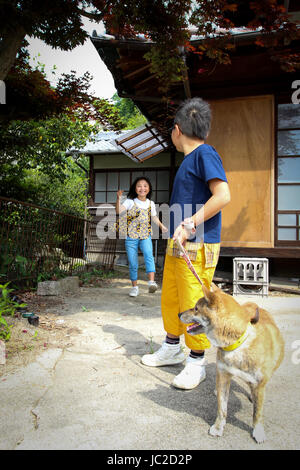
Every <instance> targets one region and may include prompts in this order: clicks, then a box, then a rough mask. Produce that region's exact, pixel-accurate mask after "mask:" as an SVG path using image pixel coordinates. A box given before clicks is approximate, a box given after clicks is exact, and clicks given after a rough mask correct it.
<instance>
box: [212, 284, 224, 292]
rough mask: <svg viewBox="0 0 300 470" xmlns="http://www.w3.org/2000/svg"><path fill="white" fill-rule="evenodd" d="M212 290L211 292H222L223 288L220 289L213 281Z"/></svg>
mask: <svg viewBox="0 0 300 470" xmlns="http://www.w3.org/2000/svg"><path fill="white" fill-rule="evenodd" d="M210 290H211V292H222V289H220V287H218V286H217V285H216V284H214V283H213V282H212V283H211V286H210Z"/></svg>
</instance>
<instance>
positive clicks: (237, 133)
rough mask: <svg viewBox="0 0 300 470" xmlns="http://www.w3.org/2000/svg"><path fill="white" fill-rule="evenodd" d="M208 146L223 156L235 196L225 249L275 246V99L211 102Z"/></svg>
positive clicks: (225, 223) (228, 212)
mask: <svg viewBox="0 0 300 470" xmlns="http://www.w3.org/2000/svg"><path fill="white" fill-rule="evenodd" d="M211 107H212V112H213V124H212V130H211V133H210V137H209V139H208V141H207V142H208V143H209V144H211V145H213V146H214V147H215V148H216V150H217V151H218V152H219V154H220V155H221V157H222V160H223V164H224V168H225V171H226V174H227V178H228V182H229V185H230V191H231V202H230V204H229V205H228V206H227V207H226V208H225V209H224V210H223V229H222V246H232V247H234V246H236V247H238V246H244V247H273V246H274V240H273V233H274V185H273V181H274V148H273V147H274V119H273V98H272V96H260V97H250V98H240V99H230V100H224V101H214V102H211Z"/></svg>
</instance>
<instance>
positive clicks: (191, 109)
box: [174, 98, 211, 140]
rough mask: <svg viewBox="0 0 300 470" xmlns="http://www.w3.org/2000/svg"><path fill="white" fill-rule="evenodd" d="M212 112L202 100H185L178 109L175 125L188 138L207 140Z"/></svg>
mask: <svg viewBox="0 0 300 470" xmlns="http://www.w3.org/2000/svg"><path fill="white" fill-rule="evenodd" d="M210 123H211V110H210V106H209V104H208V103H207V102H206V101H204V100H203V99H202V98H191V99H188V100H185V101H184V102H183V103H182V104H181V105H180V106H179V108H178V109H177V111H176V115H175V119H174V124H177V125H178V126H179V128H180V130H181V132H182V133H183V134H184V135H186V136H188V137H197V138H198V139H201V140H205V139H206V138H207V136H208V134H209V131H210Z"/></svg>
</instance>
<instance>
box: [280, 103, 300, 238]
mask: <svg viewBox="0 0 300 470" xmlns="http://www.w3.org/2000/svg"><path fill="white" fill-rule="evenodd" d="M280 104H292V103H291V102H289V101H285V100H284V101H282V100H279V99H277V100H276V101H275V108H276V109H275V162H276V164H275V188H274V189H275V195H274V196H275V198H274V199H275V224H274V230H275V233H274V241H275V246H278V247H280V246H286V247H300V209H299V210H279V209H278V187H279V186H295V185H296V186H300V182H299V183H280V182H279V181H278V160H279V158H297V157H298V158H299V157H300V155H298V154H297V155H278V132H280V131H300V126H299V127H296V128H295V127H291V128H284V129H279V127H278V106H279V105H280ZM295 106H296V105H295ZM281 214H284V215H285V214H287V215H288V214H292V215H296V223H297V225H293V226H292V225H279V224H278V215H281ZM287 228H288V229H295V230H296V240H278V231H279V229H287Z"/></svg>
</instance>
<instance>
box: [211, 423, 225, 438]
mask: <svg viewBox="0 0 300 470" xmlns="http://www.w3.org/2000/svg"><path fill="white" fill-rule="evenodd" d="M208 433H209V434H210V435H211V436H214V437H221V436H222V435H223V427H221V428H220V427H217V426H216V425H215V424H214V425H213V426H211V427H210V428H209V431H208Z"/></svg>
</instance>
